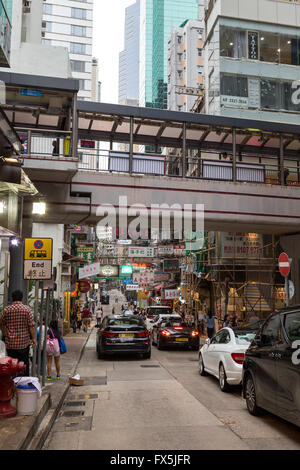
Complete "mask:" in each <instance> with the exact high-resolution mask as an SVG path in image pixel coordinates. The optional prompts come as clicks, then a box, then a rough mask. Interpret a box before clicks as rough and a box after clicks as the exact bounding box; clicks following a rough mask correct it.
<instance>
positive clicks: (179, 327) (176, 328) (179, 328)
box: [173, 326, 183, 331]
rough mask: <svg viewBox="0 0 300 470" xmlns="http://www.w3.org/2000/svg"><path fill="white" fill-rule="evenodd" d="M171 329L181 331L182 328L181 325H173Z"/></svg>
mask: <svg viewBox="0 0 300 470" xmlns="http://www.w3.org/2000/svg"><path fill="white" fill-rule="evenodd" d="M173 330H176V331H182V330H183V326H174V327H173Z"/></svg>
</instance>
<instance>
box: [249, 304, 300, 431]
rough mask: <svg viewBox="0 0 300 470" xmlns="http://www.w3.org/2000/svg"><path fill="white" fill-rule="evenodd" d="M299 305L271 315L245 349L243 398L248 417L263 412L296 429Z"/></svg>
mask: <svg viewBox="0 0 300 470" xmlns="http://www.w3.org/2000/svg"><path fill="white" fill-rule="evenodd" d="M298 341H300V306H297V307H290V308H286V309H282V310H278V311H276V312H274V313H273V314H271V315H270V316H269V318H268V319H267V320H266V321H265V323H264V324H263V326H262V328H261V330H260V331H259V332H258V333H257V335H256V336H255V338H254V339H253V341H252V343H251V345H250V347H249V349H248V350H247V353H246V356H245V361H244V363H243V397H244V398H245V399H246V404H247V408H248V411H249V413H250V414H252V415H254V416H257V415H259V414H260V413H261V411H262V410H267V411H269V412H271V413H273V414H275V415H278V416H280V417H281V418H283V419H286V420H287V421H290V422H291V423H293V424H295V425H296V426H300V350H299V348H300V342H299V343H298V344H297V342H298Z"/></svg>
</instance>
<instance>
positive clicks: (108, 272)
mask: <svg viewBox="0 0 300 470" xmlns="http://www.w3.org/2000/svg"><path fill="white" fill-rule="evenodd" d="M98 276H99V277H104V278H112V277H119V266H113V265H110V264H104V265H100V269H99V274H98Z"/></svg>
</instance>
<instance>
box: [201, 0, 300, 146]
mask: <svg viewBox="0 0 300 470" xmlns="http://www.w3.org/2000/svg"><path fill="white" fill-rule="evenodd" d="M204 57H205V60H204V76H205V108H204V109H203V112H205V113H207V114H214V115H223V116H233V117H237V118H246V119H247V118H249V119H261V120H266V121H279V122H285V123H291V124H298V123H299V113H300V104H299V99H298V95H299V93H298V92H297V89H295V84H297V82H298V81H299V80H300V1H299V0H293V1H279V0H253V1H252V2H251V5H250V4H249V3H248V2H245V0H236V1H235V2H234V4H233V2H228V1H227V0H215V1H214V2H213V1H212V0H211V1H209V2H207V10H206V33H205V50H204ZM296 88H297V86H296ZM262 145H264V146H265V145H266V146H267V143H266V142H263V143H262Z"/></svg>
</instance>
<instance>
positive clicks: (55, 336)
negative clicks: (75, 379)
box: [46, 320, 60, 381]
mask: <svg viewBox="0 0 300 470" xmlns="http://www.w3.org/2000/svg"><path fill="white" fill-rule="evenodd" d="M59 343H60V334H59V330H58V324H57V321H56V320H53V321H52V322H51V323H50V326H49V329H48V332H47V348H46V350H47V374H48V376H47V380H48V381H50V380H51V370H52V358H53V357H54V362H55V368H56V378H57V380H59V379H60V347H59Z"/></svg>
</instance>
